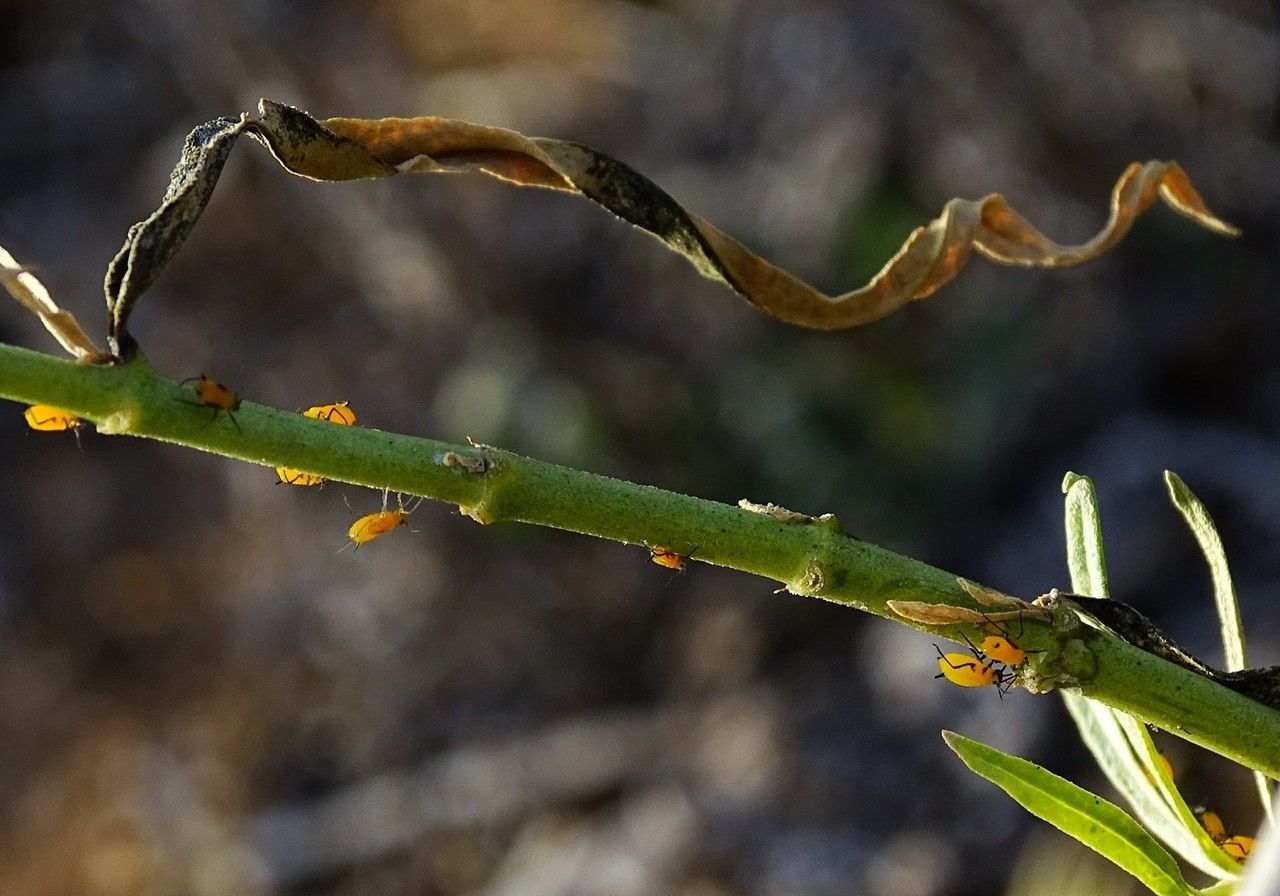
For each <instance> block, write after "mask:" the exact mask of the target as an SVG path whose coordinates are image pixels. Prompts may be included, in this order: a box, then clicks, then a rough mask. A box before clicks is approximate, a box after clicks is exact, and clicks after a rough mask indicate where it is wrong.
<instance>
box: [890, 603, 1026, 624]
mask: <svg viewBox="0 0 1280 896" xmlns="http://www.w3.org/2000/svg"><path fill="white" fill-rule="evenodd" d="M888 605H889V609H890V610H893V612H895V613H897V614H898V615H899V616H901V617H902V618H903V619H910V620H911V621H912V622H920V623H923V624H924V625H956V624H958V623H965V624H968V625H978V624H980V623H983V622H1007V621H1008V620H1010V619H1018V618H1021V617H1024V616H1027V615H1028V611H1029V610H1030V609H1031V608H1030V607H1028V610H1001V611H999V612H996V613H983V612H982V611H981V610H971V609H969V608H968V607H953V606H951V605H950V604H931V603H927V602H926V601H922V600H891V601H889V602H888Z"/></svg>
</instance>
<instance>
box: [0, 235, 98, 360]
mask: <svg viewBox="0 0 1280 896" xmlns="http://www.w3.org/2000/svg"><path fill="white" fill-rule="evenodd" d="M0 281H3V282H4V288H5V289H7V290H8V291H9V295H11V296H13V297H14V298H15V299H17V300H18V304H20V305H22V306H23V307H24V308H26V309H27V310H28V311H31V312H33V313H34V314H35V315H36V316H37V317H39V318H40V322H41V323H43V324H44V326H45V329H46V330H48V331H49V332H50V333H52V334H53V338H54V339H57V340H58V343H59V344H60V345H61V346H62V347H63V348H65V349H66V350H67V351H68V352H70V353H71V355H72V356H73V357H74V358H75V359H76V360H77V361H84V362H86V363H99V362H102V361H105V360H108V359H109V358H110V357H111V356H110V355H108V354H107V353H106V352H104V351H103V350H102V349H100V348H98V347H97V346H96V345H94V344H93V340H92V339H90V338H89V336H88V335H87V334H86V333H85V331H84V330H83V329H81V328H80V323H79V322H78V321H77V320H76V318H75V315H74V314H72V313H71V312H70V311H63V310H62V309H61V308H59V307H58V303H57V302H55V301H54V300H53V296H51V295H49V290H47V289H45V286H44V284H43V283H41V282H40V280H39V278H38V277H36V275H35V274H33V273H31V271H29V270H27V269H26V268H24V267H23V266H22V265H20V264H18V261H17V259H16V258H14V257H13V256H12V255H10V254H9V252H8V251H7V250H6V249H5V248H4V246H0Z"/></svg>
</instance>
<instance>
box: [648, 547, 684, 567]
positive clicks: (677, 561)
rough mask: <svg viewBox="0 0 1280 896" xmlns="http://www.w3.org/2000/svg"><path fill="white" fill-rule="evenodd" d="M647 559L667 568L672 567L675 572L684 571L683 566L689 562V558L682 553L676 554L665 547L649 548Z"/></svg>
mask: <svg viewBox="0 0 1280 896" xmlns="http://www.w3.org/2000/svg"><path fill="white" fill-rule="evenodd" d="M649 560H650V562H652V563H656V564H658V565H659V566H665V567H666V568H667V569H674V570H675V571H676V572H684V569H685V566H687V565H688V563H689V558H688V557H686V556H685V555H684V554H678V553H676V552H675V551H672V550H668V549H667V548H649Z"/></svg>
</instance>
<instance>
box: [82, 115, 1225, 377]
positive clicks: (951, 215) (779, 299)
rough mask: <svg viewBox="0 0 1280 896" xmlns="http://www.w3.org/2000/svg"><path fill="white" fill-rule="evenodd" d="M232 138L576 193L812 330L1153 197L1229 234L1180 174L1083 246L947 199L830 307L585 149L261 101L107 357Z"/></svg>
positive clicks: (146, 279) (142, 284)
mask: <svg viewBox="0 0 1280 896" xmlns="http://www.w3.org/2000/svg"><path fill="white" fill-rule="evenodd" d="M241 132H245V133H248V134H250V135H251V136H253V137H254V138H256V139H257V140H259V141H260V142H262V143H264V144H266V146H268V147H269V148H270V150H271V152H272V154H273V155H275V157H276V159H277V160H279V162H280V164H281V165H283V166H284V167H285V168H286V169H288V170H289V171H291V172H293V173H294V174H297V175H300V176H302V177H307V178H311V179H314V180H325V181H339V180H351V179H355V178H365V177H386V176H390V175H392V174H397V173H404V172H429V173H458V172H468V171H474V172H480V173H483V174H488V175H490V176H492V177H497V178H500V179H502V180H505V181H508V182H510V183H514V184H519V185H521V186H529V187H543V188H546V189H552V190H561V191H564V192H570V193H578V194H580V195H582V196H585V197H586V198H588V199H590V200H592V201H593V202H596V203H598V204H599V205H601V206H602V207H604V208H605V209H607V210H608V211H610V212H612V213H613V214H615V215H617V216H618V217H619V218H621V219H623V220H624V221H627V222H628V223H630V224H633V225H635V226H636V227H639V228H641V229H642V230H644V231H646V232H648V233H649V234H651V235H652V236H654V237H656V238H657V239H659V240H661V241H662V242H663V243H664V244H666V246H667V247H668V248H669V249H671V250H673V251H675V252H678V253H679V254H681V255H683V256H684V257H685V258H686V259H687V260H688V261H689V262H690V263H691V264H692V265H693V266H694V267H695V268H696V269H697V270H698V272H699V273H701V274H702V275H703V276H705V277H708V278H710V279H712V280H717V281H719V282H721V283H724V284H725V285H727V286H729V287H730V288H731V289H733V290H735V291H736V292H737V293H739V294H740V295H742V296H743V297H744V298H746V299H747V301H749V302H751V303H752V304H753V305H755V306H756V307H758V308H760V309H761V310H762V311H765V312H766V313H768V314H771V315H773V316H774V317H777V318H779V319H780V320H784V321H787V322H788V323H793V324H799V325H801V326H806V327H814V328H817V329H827V330H830V329H840V328H844V327H854V326H859V325H861V324H866V323H870V322H872V321H875V320H879V319H880V318H882V317H885V316H887V315H889V314H891V313H892V312H894V311H895V310H897V309H898V308H900V307H902V306H903V305H905V304H906V303H908V302H910V301H913V300H916V299H923V298H925V297H926V296H928V295H930V294H931V293H933V292H934V291H935V290H937V289H938V288H939V287H940V286H942V285H943V284H944V283H946V282H947V281H948V280H950V279H951V278H952V277H954V276H956V274H957V273H959V271H960V269H961V268H962V267H964V264H965V262H966V261H967V260H968V258H969V255H970V254H971V253H972V252H973V251H974V250H977V251H978V252H979V253H981V254H983V255H985V256H987V257H988V258H990V259H992V260H993V261H998V262H1001V263H1003V264H1012V265H1026V266H1038V267H1066V266H1069V265H1075V264H1080V263H1082V262H1085V261H1089V260H1090V259H1093V258H1096V257H1097V256H1098V255H1100V254H1102V253H1103V252H1106V251H1107V250H1108V249H1110V248H1111V247H1112V246H1114V245H1115V244H1116V243H1117V242H1119V241H1120V240H1121V239H1122V238H1123V237H1124V235H1125V234H1126V233H1128V231H1129V229H1130V228H1131V227H1132V226H1133V222H1134V220H1135V219H1136V218H1137V217H1138V216H1139V215H1140V214H1142V213H1143V212H1144V211H1146V209H1147V208H1149V207H1150V206H1151V204H1152V203H1153V202H1154V201H1155V200H1156V198H1158V197H1159V198H1163V199H1164V200H1165V202H1167V203H1168V204H1169V205H1170V206H1171V207H1172V208H1173V209H1174V210H1175V211H1177V212H1179V213H1181V214H1183V215H1186V216H1187V217H1189V218H1191V219H1192V220H1193V221H1195V222H1196V223H1198V224H1200V225H1202V226H1204V227H1207V228H1209V229H1210V230H1213V231H1215V232H1217V233H1221V234H1228V235H1234V234H1235V233H1236V230H1235V228H1233V227H1231V226H1230V225H1228V224H1226V223H1224V222H1222V221H1220V220H1218V219H1217V218H1216V217H1214V216H1213V214H1212V213H1211V212H1210V211H1209V209H1208V208H1207V207H1206V206H1205V204H1204V202H1203V200H1201V198H1200V196H1199V194H1198V193H1197V192H1196V190H1195V188H1194V187H1193V186H1192V185H1191V181H1190V180H1189V179H1188V177H1187V175H1186V173H1185V172H1184V171H1183V170H1182V169H1181V168H1179V167H1178V165H1177V164H1175V163H1173V162H1158V161H1152V162H1147V163H1145V164H1139V163H1134V164H1132V165H1130V166H1129V167H1128V168H1127V169H1126V170H1125V172H1124V173H1123V174H1122V175H1121V176H1120V180H1119V181H1118V182H1117V183H1116V186H1115V189H1114V190H1113V192H1112V195H1111V215H1110V218H1109V219H1108V221H1107V223H1106V224H1105V225H1104V226H1103V228H1102V230H1101V232H1099V233H1098V235H1097V236H1095V237H1094V238H1093V239H1091V240H1089V241H1088V242H1086V243H1082V244H1080V245H1077V246H1063V245H1059V244H1058V243H1055V242H1053V241H1052V240H1050V239H1049V238H1048V237H1046V236H1044V235H1043V234H1041V233H1040V232H1039V231H1038V230H1036V229H1035V228H1034V227H1032V226H1031V225H1030V224H1029V223H1028V222H1027V221H1026V220H1025V219H1024V218H1023V217H1022V216H1021V215H1019V214H1018V213H1017V212H1015V211H1014V210H1013V209H1012V208H1011V207H1010V206H1009V204H1008V203H1007V202H1005V200H1004V199H1003V198H1002V197H1001V196H1000V195H999V194H995V193H993V194H991V195H990V196H987V197H986V198H984V199H980V200H976V201H975V200H967V199H952V200H951V201H950V202H948V203H947V204H946V206H944V208H943V210H942V214H941V215H939V216H938V217H937V218H935V219H934V220H932V221H930V222H929V223H928V224H926V225H925V226H923V227H919V228H917V229H916V230H915V231H914V232H913V233H912V234H911V235H910V236H909V237H908V238H907V241H906V243H905V244H904V245H903V247H902V248H901V249H900V250H899V251H898V253H897V254H896V255H894V256H893V258H891V259H889V261H888V263H887V264H885V266H884V268H883V269H881V271H880V273H878V274H876V276H875V277H874V278H873V279H872V280H871V282H870V283H868V284H867V285H866V286H863V287H862V288H861V289H856V290H853V291H852V292H848V293H845V294H844V295H840V296H828V295H826V294H824V293H822V292H820V291H818V290H816V289H814V288H813V287H811V286H809V285H808V284H807V283H805V282H803V281H802V280H800V279H798V278H797V277H795V276H794V275H792V274H790V273H788V272H787V271H785V270H783V269H782V268H779V267H775V266H774V265H772V264H770V263H769V262H767V261H765V260H764V259H763V258H760V257H759V256H757V255H755V254H754V253H752V252H751V251H749V250H748V249H747V248H746V247H744V246H743V245H742V244H741V243H739V242H738V241H736V240H734V239H733V238H732V237H730V236H728V235H727V234H725V233H723V232H721V231H720V230H718V229H716V228H715V227H714V226H713V225H711V224H710V223H709V222H707V221H705V220H703V219H702V218H700V217H698V216H697V215H695V214H693V213H692V212H688V211H686V210H685V209H684V208H682V207H681V206H680V205H679V204H678V203H677V202H676V201H675V200H674V199H672V198H671V197H670V196H668V195H667V194H666V193H665V192H663V191H662V189H661V188H659V187H658V186H657V185H655V184H654V183H653V182H651V181H650V180H648V179H647V178H645V177H644V176H643V175H641V174H639V173H638V172H636V171H634V170H633V169H631V168H629V167H628V166H627V165H625V164H623V163H622V162H620V161H618V160H617V159H614V158H611V157H610V156H607V155H605V154H603V153H600V152H596V151H595V150H593V149H591V148H589V147H586V146H582V145H580V144H577V143H570V142H567V141H563V140H551V139H547V138H544V137H526V136H525V135H523V134H520V133H517V132H515V131H509V130H505V129H503V128H495V127H489V126H486V125H479V124H471V123H469V122H465V121H456V120H451V119H447V118H436V117H431V116H424V117H421V118H381V119H363V118H329V119H324V120H322V121H317V120H316V119H314V118H312V117H311V116H309V115H307V114H306V113H304V112H301V111H299V110H298V109H294V108H291V107H289V106H285V105H282V104H280V103H275V102H272V101H270V100H262V101H261V102H260V103H259V116H258V118H257V119H249V118H246V117H245V116H241V117H240V118H239V119H235V118H221V119H216V120H214V121H211V122H209V123H207V124H204V125H201V126H200V127H199V128H196V130H195V131H193V132H192V133H191V135H190V136H189V137H188V138H187V144H186V146H185V147H184V149H183V155H182V159H181V160H180V161H179V163H178V166H177V168H175V169H174V173H173V179H172V182H171V184H170V187H169V191H168V192H167V193H166V194H165V199H164V202H163V203H162V205H161V207H160V209H158V210H157V211H156V213H155V214H154V215H152V216H151V217H150V218H148V219H147V220H146V221H143V222H140V223H139V224H136V225H134V227H133V228H131V229H130V231H129V235H128V237H127V238H126V241H125V245H124V248H122V249H121V251H120V254H119V255H117V256H116V259H115V260H114V261H113V262H112V265H111V268H110V270H109V271H108V274H107V282H106V291H107V304H108V307H109V308H110V311H111V337H110V341H111V347H112V350H113V351H117V352H120V351H125V352H129V351H131V350H132V347H131V346H130V344H129V340H128V338H127V332H126V328H125V322H126V319H127V317H128V314H129V312H130V310H131V309H132V307H133V304H134V302H135V301H136V300H137V297H138V295H139V294H141V292H142V291H143V290H145V289H146V288H147V287H148V286H149V285H150V284H151V283H152V282H153V281H154V280H155V278H156V276H157V275H158V274H159V271H160V269H161V268H162V267H163V265H164V264H165V262H167V261H168V259H169V258H170V257H172V255H173V253H174V252H175V251H176V250H177V248H178V246H179V245H180V244H181V242H182V241H183V240H184V239H185V238H186V236H187V234H188V233H189V232H190V230H191V226H192V225H193V224H194V223H195V220H196V218H197V217H199V214H200V211H201V210H202V209H203V208H204V205H205V203H207V202H208V199H209V195H210V193H211V191H212V189H213V185H214V183H216V181H217V177H218V174H219V173H220V171H221V168H222V163H223V162H224V161H225V159H226V154H227V153H228V152H229V151H230V149H231V145H232V144H233V143H234V141H235V138H236V137H237V136H238V135H239V134H240V133H241Z"/></svg>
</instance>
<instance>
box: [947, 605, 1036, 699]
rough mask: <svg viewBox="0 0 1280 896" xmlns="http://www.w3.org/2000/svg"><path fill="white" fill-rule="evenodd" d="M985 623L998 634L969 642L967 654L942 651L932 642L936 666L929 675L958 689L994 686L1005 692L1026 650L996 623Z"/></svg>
mask: <svg viewBox="0 0 1280 896" xmlns="http://www.w3.org/2000/svg"><path fill="white" fill-rule="evenodd" d="M988 624H990V625H993V626H995V627H996V628H997V629H999V630H1000V634H998V635H988V636H987V637H985V638H983V639H982V644H981V645H979V646H977V647H975V646H974V645H973V644H972V643H969V653H943V652H942V651H941V650H940V649H939V648H938V645H937V644H935V645H933V649H934V650H935V651H937V653H938V669H939V672H938V674H937V675H935V676H933V677H934V678H945V679H946V680H947V681H949V682H951V683H952V684H954V685H959V686H960V687H962V688H984V687H990V686H992V685H995V687H996V690H997V691H998V692H999V694H1000V696H1002V697H1003V696H1004V695H1005V694H1006V693H1008V691H1009V689H1010V688H1011V687H1013V683H1014V681H1015V680H1016V678H1017V675H1016V673H1017V670H1018V669H1019V668H1021V666H1022V665H1023V664H1024V663H1025V662H1026V661H1027V653H1028V651H1026V650H1023V649H1022V648H1021V647H1019V646H1018V645H1017V644H1016V643H1015V642H1014V640H1013V638H1011V637H1010V636H1009V633H1008V632H1007V631H1006V630H1005V629H1004V627H1003V626H1002V625H1000V623H998V622H995V621H994V620H988ZM1019 632H1021V628H1020V629H1019ZM965 641H966V642H969V639H968V638H965ZM1030 652H1033V653H1038V652H1039V651H1030Z"/></svg>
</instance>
